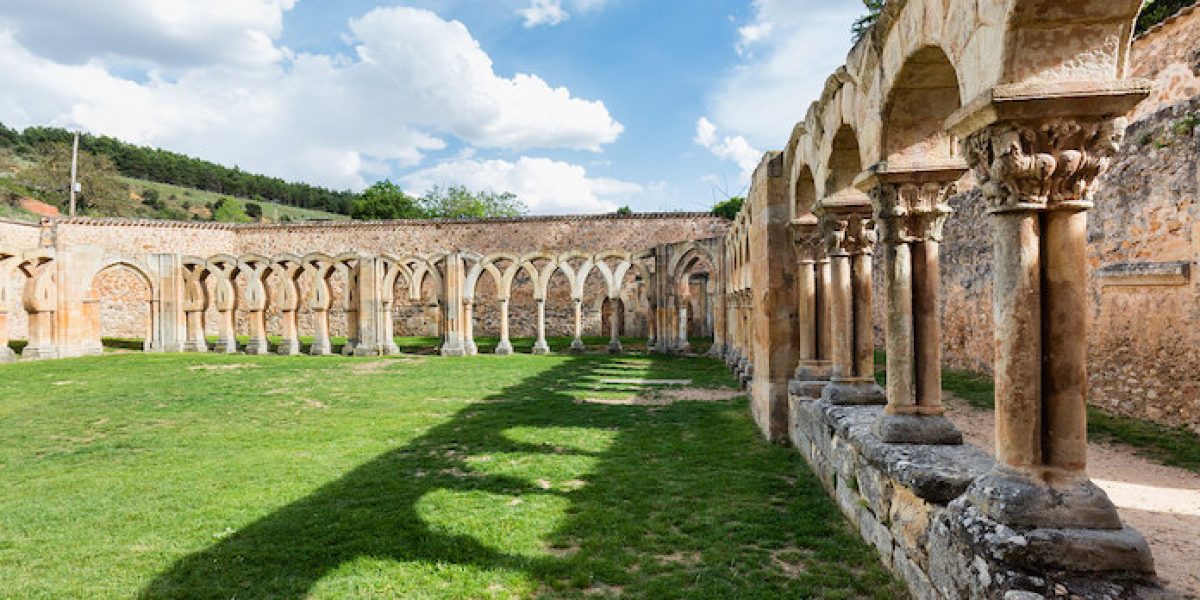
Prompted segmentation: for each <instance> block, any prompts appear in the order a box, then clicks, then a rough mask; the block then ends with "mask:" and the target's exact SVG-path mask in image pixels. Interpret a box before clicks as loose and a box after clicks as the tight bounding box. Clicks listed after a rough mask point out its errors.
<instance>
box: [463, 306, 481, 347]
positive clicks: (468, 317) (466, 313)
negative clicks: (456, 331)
mask: <svg viewBox="0 0 1200 600" xmlns="http://www.w3.org/2000/svg"><path fill="white" fill-rule="evenodd" d="M463 333H464V335H465V336H466V339H464V340H463V346H464V347H465V348H466V350H467V356H475V355H477V354H479V345H478V344H476V343H475V300H474V299H473V298H472V299H464V300H463Z"/></svg>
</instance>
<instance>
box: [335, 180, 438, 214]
mask: <svg viewBox="0 0 1200 600" xmlns="http://www.w3.org/2000/svg"><path fill="white" fill-rule="evenodd" d="M350 216H351V217H353V218H354V219H358V220H360V221H367V220H388V219H420V218H423V217H424V216H425V213H424V212H423V211H422V210H421V207H420V206H418V205H417V201H416V200H413V198H412V197H411V196H409V195H408V194H405V193H404V191H403V190H401V189H400V186H398V185H396V184H394V183H392V182H391V181H388V180H386V179H385V180H383V181H380V182H378V183H376V184H375V185H372V186H371V187H369V188H367V189H366V190H364V191H363V193H362V194H360V195H359V196H358V197H357V198H355V199H354V201H352V202H351V203H350Z"/></svg>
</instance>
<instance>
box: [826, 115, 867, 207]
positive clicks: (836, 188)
mask: <svg viewBox="0 0 1200 600" xmlns="http://www.w3.org/2000/svg"><path fill="white" fill-rule="evenodd" d="M828 164H829V175H828V177H827V178H826V180H825V195H826V196H832V195H834V194H836V193H838V192H841V191H843V190H847V189H850V188H851V186H853V185H854V178H855V177H858V174H859V173H861V172H862V154H861V153H860V152H859V148H858V136H857V135H855V133H854V129H852V128H851V127H850V126H849V125H842V126H841V127H840V128H838V131H837V134H835V135H834V136H833V144H832V147H831V149H830V153H829V163H828Z"/></svg>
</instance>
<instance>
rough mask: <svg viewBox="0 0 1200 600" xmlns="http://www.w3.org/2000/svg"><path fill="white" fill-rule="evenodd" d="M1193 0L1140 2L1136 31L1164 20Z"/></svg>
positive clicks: (1140, 31) (1151, 0)
mask: <svg viewBox="0 0 1200 600" xmlns="http://www.w3.org/2000/svg"><path fill="white" fill-rule="evenodd" d="M1193 2H1195V0H1146V2H1144V3H1143V4H1142V14H1141V15H1138V21H1137V31H1136V32H1137V33H1139V34H1140V33H1144V32H1145V31H1146V30H1148V29H1150V28H1151V27H1154V26H1155V25H1158V24H1159V23H1162V22H1163V21H1166V20H1167V19H1169V18H1171V17H1172V16H1174V15H1175V13H1177V12H1179V11H1181V10H1183V9H1184V8H1186V7H1188V6H1191V5H1192V3H1193Z"/></svg>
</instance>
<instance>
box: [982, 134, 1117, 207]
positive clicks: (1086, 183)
mask: <svg viewBox="0 0 1200 600" xmlns="http://www.w3.org/2000/svg"><path fill="white" fill-rule="evenodd" d="M1127 124H1128V122H1127V120H1126V119H1125V118H1124V117H1115V118H1104V119H1100V118H1061V117H1060V118H1053V119H1046V120H1041V121H1007V122H999V123H994V124H992V125H988V126H987V127H984V128H983V129H980V130H979V131H976V132H975V133H973V134H971V135H970V136H968V137H967V139H966V140H965V141H964V142H963V145H964V154H965V155H966V157H967V162H968V164H969V165H970V166H971V168H972V169H974V170H975V175H976V177H977V178H978V179H979V182H980V188H981V190H982V191H983V193H984V195H985V196H986V197H987V198H988V200H989V202H991V205H992V210H993V211H1007V210H1039V209H1053V208H1065V209H1075V210H1083V209H1087V208H1090V207H1091V202H1092V197H1093V196H1094V195H1095V192H1096V182H1097V180H1099V178H1100V176H1101V175H1103V174H1104V173H1105V172H1106V171H1107V170H1108V168H1109V165H1110V164H1111V162H1112V159H1113V157H1114V156H1115V155H1116V153H1117V151H1118V150H1119V149H1120V146H1121V142H1122V141H1124V138H1125V127H1126V125H1127Z"/></svg>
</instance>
